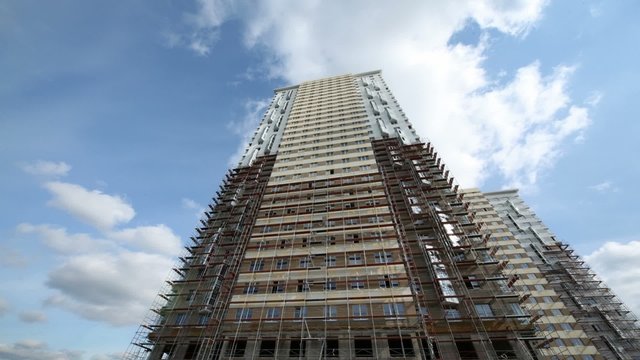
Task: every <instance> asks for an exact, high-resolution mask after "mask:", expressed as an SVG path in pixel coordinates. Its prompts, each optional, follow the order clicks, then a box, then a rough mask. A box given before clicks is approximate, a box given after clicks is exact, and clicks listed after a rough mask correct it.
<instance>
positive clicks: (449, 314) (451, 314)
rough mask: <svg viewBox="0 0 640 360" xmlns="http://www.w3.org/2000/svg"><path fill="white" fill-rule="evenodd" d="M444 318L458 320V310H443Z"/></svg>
mask: <svg viewBox="0 0 640 360" xmlns="http://www.w3.org/2000/svg"><path fill="white" fill-rule="evenodd" d="M444 317H445V319H447V320H454V321H455V320H460V318H461V316H460V311H458V309H444Z"/></svg>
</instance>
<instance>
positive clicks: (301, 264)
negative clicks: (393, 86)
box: [125, 71, 601, 360]
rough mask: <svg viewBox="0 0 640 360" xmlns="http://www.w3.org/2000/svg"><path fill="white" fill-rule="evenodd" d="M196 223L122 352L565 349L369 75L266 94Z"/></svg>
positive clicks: (175, 355) (361, 353)
mask: <svg viewBox="0 0 640 360" xmlns="http://www.w3.org/2000/svg"><path fill="white" fill-rule="evenodd" d="M201 225H202V226H201V227H199V228H197V229H196V234H195V235H194V236H193V237H192V238H191V240H192V244H190V246H189V247H188V248H187V253H186V254H185V255H184V256H182V257H180V265H179V266H178V267H177V268H176V269H175V277H174V278H173V279H170V280H169V281H168V284H167V288H166V289H164V290H163V291H162V292H161V294H160V296H159V298H158V301H157V302H156V303H155V304H154V305H153V309H152V310H153V312H151V313H150V315H149V317H148V318H147V319H145V323H144V324H143V325H142V326H141V327H140V329H139V331H138V332H137V333H136V335H135V337H134V340H133V342H132V345H131V347H130V348H129V350H128V351H127V353H126V354H125V358H126V359H153V360H155V359H218V358H235V359H254V358H256V359H257V358H278V359H284V358H286V359H290V358H294V359H326V358H339V359H350V358H363V359H364V358H382V359H384V358H405V359H498V358H500V359H546V358H553V356H562V355H563V354H566V352H562V351H564V350H562V349H561V350H562V351H560V350H558V349H557V348H556V347H552V346H549V345H550V343H551V342H552V341H554V340H555V339H554V338H553V337H549V336H542V335H541V334H540V333H539V332H538V333H537V332H536V331H535V327H534V323H535V321H538V320H539V317H537V316H533V317H532V316H531V314H530V313H529V312H528V311H527V310H526V308H523V307H522V306H521V304H523V303H524V302H525V301H526V300H527V299H528V298H529V297H530V296H531V295H530V293H528V292H527V291H526V290H525V289H518V286H519V285H518V284H517V281H518V280H519V276H517V274H509V272H508V271H506V270H508V267H509V266H510V264H509V261H508V260H500V259H498V258H496V253H497V251H499V250H500V248H499V247H497V246H493V245H492V243H491V242H490V240H491V238H492V235H491V233H490V232H486V231H483V230H482V229H481V228H480V227H479V225H478V223H477V222H476V221H474V217H473V214H472V213H471V212H470V210H469V208H468V204H466V203H465V202H464V201H463V199H462V195H461V194H460V193H459V191H458V187H457V185H454V182H453V178H451V177H450V176H449V171H448V170H446V169H445V166H444V164H443V163H442V161H441V159H440V158H439V157H438V154H437V152H436V151H435V149H434V148H433V146H432V145H431V144H429V143H426V144H425V143H423V142H421V140H420V139H419V137H418V136H417V135H416V133H415V131H414V129H413V128H412V126H411V123H410V122H409V121H408V119H407V118H406V117H405V115H404V113H403V111H402V109H401V108H400V106H399V105H398V103H397V102H396V100H395V98H394V97H393V95H392V93H391V92H390V90H389V88H388V87H387V86H386V84H385V82H384V80H383V78H382V76H381V74H380V72H379V71H373V72H367V73H361V74H356V75H344V76H337V77H331V78H327V79H321V80H315V81H309V82H304V83H302V84H299V85H296V86H291V87H286V88H281V89H276V90H275V95H274V97H273V100H272V102H271V104H270V106H269V108H268V110H267V112H266V114H265V116H264V117H263V119H262V121H261V122H260V125H259V126H258V129H257V130H256V132H255V133H254V134H253V137H252V139H251V142H250V143H249V144H248V146H247V149H246V151H245V153H244V156H243V157H242V159H241V161H240V163H239V164H238V167H237V168H235V169H232V170H230V171H229V173H228V174H227V176H226V179H225V180H224V182H223V184H222V185H221V187H220V190H219V191H218V192H217V193H216V197H215V198H214V200H213V203H212V204H211V205H210V206H209V209H208V211H207V212H206V218H205V219H203V221H202V224H201ZM514 243H515V242H514ZM536 276H537V275H536ZM585 341H586V343H584V344H583V345H584V346H583V347H582V348H581V349H582V351H581V352H579V353H578V354H575V355H571V356H573V358H574V359H582V360H589V359H594V358H598V359H599V358H601V357H599V355H597V351H595V348H593V347H592V346H591V347H590V345H589V344H588V339H586V340H585ZM558 351H560V352H558ZM572 354H573V353H572Z"/></svg>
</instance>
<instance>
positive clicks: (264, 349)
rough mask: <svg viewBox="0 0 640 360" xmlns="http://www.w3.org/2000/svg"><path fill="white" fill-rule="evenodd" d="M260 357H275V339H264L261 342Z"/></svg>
mask: <svg viewBox="0 0 640 360" xmlns="http://www.w3.org/2000/svg"><path fill="white" fill-rule="evenodd" d="M259 356H260V357H274V356H276V341H275V340H262V342H261V343H260V355H259Z"/></svg>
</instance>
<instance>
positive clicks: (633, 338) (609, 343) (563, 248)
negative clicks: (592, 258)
mask: <svg viewBox="0 0 640 360" xmlns="http://www.w3.org/2000/svg"><path fill="white" fill-rule="evenodd" d="M542 254H543V255H544V257H545V260H546V262H545V264H543V265H542V266H541V269H542V270H543V273H544V274H545V276H546V277H547V279H548V280H549V282H550V284H551V285H552V286H553V288H554V289H555V291H556V292H557V293H558V294H560V296H561V299H562V301H563V302H564V303H565V305H567V307H568V308H569V309H570V310H571V313H572V315H573V316H574V317H575V318H576V319H577V321H578V323H580V324H581V325H582V327H583V329H584V330H585V332H586V333H587V335H588V336H589V337H590V339H591V341H592V342H593V344H594V345H595V346H596V347H597V348H598V351H600V353H601V354H602V355H603V356H604V357H605V358H606V359H616V360H632V359H640V328H639V327H638V323H637V322H638V319H637V318H636V316H635V315H634V314H633V313H632V312H631V311H630V310H629V309H628V308H627V307H626V306H625V305H624V303H623V302H622V301H620V300H619V299H618V297H617V296H616V295H615V294H614V293H613V292H612V291H611V289H610V288H608V287H607V286H606V284H604V282H603V281H602V280H600V279H599V278H598V277H597V276H596V275H595V274H594V273H593V271H592V270H591V269H590V268H589V266H588V265H587V264H586V263H585V262H584V260H582V259H581V258H580V256H578V255H576V254H575V252H574V250H573V249H572V248H571V247H570V246H569V245H567V244H565V243H562V242H556V243H554V244H548V245H546V246H544V248H543V249H542Z"/></svg>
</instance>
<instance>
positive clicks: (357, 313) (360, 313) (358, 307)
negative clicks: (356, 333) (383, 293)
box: [351, 304, 369, 320]
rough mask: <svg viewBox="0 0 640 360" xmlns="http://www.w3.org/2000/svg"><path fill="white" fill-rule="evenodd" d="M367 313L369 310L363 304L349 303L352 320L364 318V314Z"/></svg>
mask: <svg viewBox="0 0 640 360" xmlns="http://www.w3.org/2000/svg"><path fill="white" fill-rule="evenodd" d="M367 315H369V310H368V308H367V305H365V304H355V305H351V316H352V317H353V318H354V320H366V316H367Z"/></svg>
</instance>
